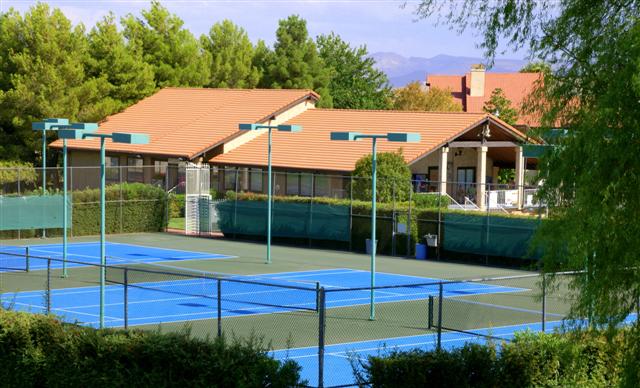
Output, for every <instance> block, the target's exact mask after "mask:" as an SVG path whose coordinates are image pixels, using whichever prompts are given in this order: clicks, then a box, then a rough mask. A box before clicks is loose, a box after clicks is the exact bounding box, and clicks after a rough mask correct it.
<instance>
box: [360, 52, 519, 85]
mask: <svg viewBox="0 0 640 388" xmlns="http://www.w3.org/2000/svg"><path fill="white" fill-rule="evenodd" d="M371 57H372V58H373V59H375V61H376V67H377V68H378V69H380V70H382V71H384V72H385V73H386V74H387V76H388V77H389V81H390V83H391V84H392V85H393V86H394V87H401V86H404V85H406V84H408V83H409V82H412V81H421V82H424V81H425V79H426V77H427V74H465V73H467V72H468V71H469V69H471V65H473V64H476V63H483V61H484V60H483V59H482V58H474V57H457V56H452V55H444V54H441V55H436V56H435V57H431V58H423V57H408V58H407V57H404V56H402V55H400V54H396V53H393V52H377V53H373V54H371ZM526 64H527V61H524V60H521V59H506V58H496V60H495V63H494V64H493V67H491V69H488V70H487V71H489V72H495V73H510V72H517V71H518V70H520V69H521V68H522V67H523V66H524V65H526Z"/></svg>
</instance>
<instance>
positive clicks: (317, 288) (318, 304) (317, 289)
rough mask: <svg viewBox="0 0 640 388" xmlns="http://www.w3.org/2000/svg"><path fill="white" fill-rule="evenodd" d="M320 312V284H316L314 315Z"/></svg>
mask: <svg viewBox="0 0 640 388" xmlns="http://www.w3.org/2000/svg"><path fill="white" fill-rule="evenodd" d="M317 312H320V282H316V313H317Z"/></svg>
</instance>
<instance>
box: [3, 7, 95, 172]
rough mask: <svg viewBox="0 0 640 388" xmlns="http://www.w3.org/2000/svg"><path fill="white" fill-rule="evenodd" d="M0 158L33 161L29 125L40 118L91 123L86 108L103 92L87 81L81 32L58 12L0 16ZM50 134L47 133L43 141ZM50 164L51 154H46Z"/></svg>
mask: <svg viewBox="0 0 640 388" xmlns="http://www.w3.org/2000/svg"><path fill="white" fill-rule="evenodd" d="M0 53H2V54H0V127H1V128H2V132H0V155H1V156H0V157H1V158H3V159H9V160H10V159H20V160H25V161H28V160H35V155H34V150H36V149H39V140H40V136H41V135H40V134H38V133H35V132H34V131H32V130H31V122H32V121H35V120H41V119H42V118H43V117H68V118H70V119H72V120H87V119H93V118H94V117H93V116H92V114H91V112H90V110H88V109H86V107H87V106H91V105H92V104H94V103H95V102H96V101H99V100H100V99H101V98H102V96H103V95H104V94H105V93H106V91H107V90H108V85H107V83H106V82H104V80H102V79H96V78H87V77H86V74H85V68H84V63H83V61H84V58H86V57H87V55H88V50H87V41H86V38H85V35H84V27H83V26H82V25H78V26H76V27H73V26H72V25H71V22H70V21H69V19H67V18H66V17H65V16H64V14H63V13H62V12H61V11H60V10H59V9H54V10H51V9H50V8H49V6H48V5H47V4H45V3H37V4H36V5H34V6H33V7H31V8H30V9H29V11H28V12H26V13H25V14H24V16H22V15H20V14H19V13H18V12H17V11H15V10H10V11H9V12H7V13H5V14H3V15H2V16H1V17H0ZM53 136H55V135H51V134H48V137H53ZM48 155H50V157H51V159H52V160H50V161H48V162H49V164H52V162H53V158H54V157H55V153H50V154H48Z"/></svg>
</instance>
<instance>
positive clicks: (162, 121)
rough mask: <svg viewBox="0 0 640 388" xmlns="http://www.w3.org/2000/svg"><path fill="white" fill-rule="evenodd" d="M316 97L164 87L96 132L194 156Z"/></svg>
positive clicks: (90, 144)
mask: <svg viewBox="0 0 640 388" xmlns="http://www.w3.org/2000/svg"><path fill="white" fill-rule="evenodd" d="M318 98H319V96H318V95H317V94H316V93H315V92H313V91H309V90H284V89H281V90H275V89H205V88H199V89H197V88H166V89H162V90H160V91H158V92H157V93H155V94H154V95H152V96H150V97H147V98H145V99H143V100H141V101H139V102H138V103H136V104H134V105H132V106H130V107H128V108H127V109H125V110H124V111H123V112H121V113H117V114H114V115H111V116H109V117H107V118H106V119H104V120H103V121H102V122H101V123H100V128H99V130H98V133H112V132H138V133H146V134H148V135H149V137H150V141H149V144H147V145H128V144H118V143H111V142H108V143H107V150H108V151H112V152H113V151H116V152H136V153H148V154H159V155H172V156H182V157H186V158H189V159H191V158H193V157H195V156H196V155H198V154H200V153H202V152H203V151H204V150H207V149H208V148H210V147H211V146H213V145H215V144H218V143H220V142H221V141H223V140H225V139H227V138H229V137H230V136H233V135H234V134H235V133H238V123H241V122H263V121H266V120H268V119H269V118H270V117H271V116H274V115H277V114H278V113H279V112H280V111H282V110H284V109H287V108H288V107H290V106H292V105H295V104H297V103H300V102H302V101H305V100H307V99H312V100H318ZM61 145H62V144H61V142H60V141H56V142H54V143H53V144H52V146H54V147H61ZM68 146H69V148H71V149H98V148H99V141H98V140H97V139H87V140H71V141H68Z"/></svg>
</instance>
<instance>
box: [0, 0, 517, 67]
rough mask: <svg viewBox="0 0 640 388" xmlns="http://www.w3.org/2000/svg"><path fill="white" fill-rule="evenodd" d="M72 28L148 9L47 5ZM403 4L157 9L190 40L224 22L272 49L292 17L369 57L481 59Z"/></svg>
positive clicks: (143, 3)
mask: <svg viewBox="0 0 640 388" xmlns="http://www.w3.org/2000/svg"><path fill="white" fill-rule="evenodd" d="M46 2H47V3H49V4H50V5H52V6H55V7H58V8H60V9H62V10H63V11H64V13H65V14H66V15H67V17H69V18H70V19H71V20H72V21H73V22H75V23H78V22H82V23H84V24H85V26H87V27H89V26H92V25H93V24H95V22H96V21H97V20H99V19H100V18H102V16H104V15H105V14H106V13H108V12H109V11H113V12H114V13H115V14H116V15H117V16H123V15H126V14H128V13H132V14H134V15H136V16H139V15H140V10H141V9H144V8H148V6H149V1H148V0H129V1H125V0H99V1H98V0H96V1H89V0H87V1H85V0H50V1H46ZM403 2H404V1H403V0H264V1H256V0H200V1H195V0H163V1H162V4H163V5H164V6H165V7H167V8H168V9H169V10H170V11H171V12H173V13H175V14H177V15H178V16H180V17H181V18H182V19H183V20H184V22H185V26H186V27H187V28H188V29H189V30H191V32H193V33H194V34H195V35H196V36H199V35H200V34H202V33H206V32H207V31H208V30H209V28H210V27H211V25H213V24H214V23H215V22H217V21H220V20H223V19H230V20H232V21H233V22H234V23H236V24H238V25H240V26H242V27H243V28H244V29H245V30H246V31H247V32H248V33H249V36H250V38H251V40H253V41H254V42H255V41H256V40H258V39H264V40H265V41H267V43H272V42H273V40H274V38H275V36H274V35H275V30H276V28H277V26H278V20H279V19H282V18H285V17H287V16H288V15H291V14H298V15H300V16H302V17H303V18H304V19H306V20H307V25H308V28H309V33H310V34H311V35H312V36H316V35H319V34H325V33H329V32H331V31H333V32H335V33H337V34H339V35H340V36H342V38H343V39H345V40H346V41H348V42H350V43H352V44H354V45H356V44H357V45H360V44H366V45H367V48H368V49H369V52H372V53H373V52H377V51H393V52H396V53H398V54H401V55H404V56H420V57H432V56H435V55H438V54H449V55H458V56H477V57H480V56H481V55H482V51H481V50H479V49H477V48H476V45H475V43H476V42H477V41H478V39H477V38H475V37H474V36H473V34H472V33H471V32H466V33H465V34H463V35H458V34H457V33H455V32H454V31H450V30H449V29H448V27H446V26H439V27H436V26H434V20H420V21H416V17H415V15H414V14H413V13H412V9H413V8H414V7H415V4H416V1H415V0H409V1H407V6H406V8H404V9H402V8H401V7H400V5H401V4H402V3H403ZM35 3H36V2H35V1H31V0H0V5H1V7H2V10H3V11H6V10H7V9H9V8H10V7H13V8H16V9H18V10H20V11H21V12H22V11H25V10H27V9H28V8H29V7H30V6H31V5H33V4H35ZM524 56H525V53H523V52H519V53H513V52H507V53H506V54H505V55H502V57H506V58H517V59H522V58H524Z"/></svg>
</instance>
